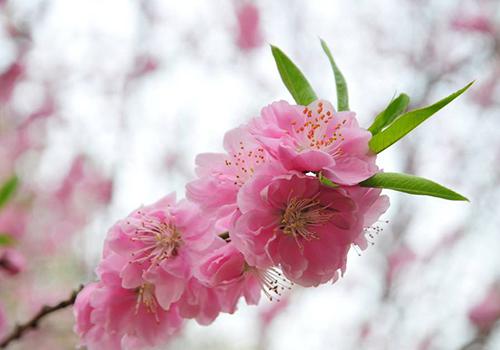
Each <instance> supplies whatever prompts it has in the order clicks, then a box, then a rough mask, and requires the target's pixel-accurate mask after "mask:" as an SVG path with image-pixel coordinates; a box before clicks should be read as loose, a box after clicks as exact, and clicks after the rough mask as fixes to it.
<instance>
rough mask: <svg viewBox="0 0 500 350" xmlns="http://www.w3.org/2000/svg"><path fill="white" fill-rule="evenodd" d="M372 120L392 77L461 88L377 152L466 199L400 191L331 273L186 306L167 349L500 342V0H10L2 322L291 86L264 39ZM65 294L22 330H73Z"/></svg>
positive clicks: (66, 343) (32, 343) (64, 337)
mask: <svg viewBox="0 0 500 350" xmlns="http://www.w3.org/2000/svg"><path fill="white" fill-rule="evenodd" d="M318 37H321V38H324V39H325V40H326V41H327V42H328V43H329V45H330V48H331V49H332V51H333V53H334V55H335V57H336V60H337V63H338V65H339V66H340V67H341V69H342V70H343V72H344V75H345V76H346V78H347V80H348V84H349V92H350V105H351V108H352V109H353V110H354V111H356V112H357V114H358V118H359V120H360V122H361V124H362V125H364V126H365V127H367V126H369V125H370V123H371V120H372V119H373V118H374V116H375V115H376V114H377V113H378V112H379V111H380V110H382V109H383V108H385V105H386V104H387V103H388V102H389V101H390V100H391V98H392V97H393V96H394V95H395V94H398V93H401V92H406V93H407V94H409V95H410V97H411V98H412V107H419V106H423V105H425V104H427V103H430V102H433V101H434V100H437V99H440V98H442V97H444V96H446V95H448V94H449V93H451V92H452V91H455V90H457V89H459V88H461V87H462V86H464V85H465V84H466V83H468V82H469V81H471V80H476V83H475V85H474V86H473V87H472V88H471V89H470V90H469V91H468V92H467V93H466V94H465V95H464V96H463V97H462V98H460V99H458V100H457V101H455V102H453V103H452V104H451V105H449V106H448V107H446V108H445V109H444V110H443V111H441V112H439V114H438V115H437V116H435V117H433V118H432V119H431V120H429V121H428V122H426V123H424V125H422V126H420V127H419V128H418V129H417V130H415V131H414V132H413V133H412V134H411V135H410V136H408V137H406V138H405V139H404V140H402V141H400V142H399V143H398V144H396V145H395V146H394V147H392V148H391V149H389V150H387V151H385V152H383V154H381V155H380V157H379V165H380V166H381V167H382V168H384V169H387V170H391V171H400V172H407V173H413V174H417V175H419V176H423V177H427V178H430V179H433V180H435V181H437V182H439V183H442V184H444V185H447V186H449V187H451V188H454V189H457V190H458V191H459V192H461V193H463V194H465V195H466V196H468V197H469V198H470V200H471V202H470V203H453V202H446V201H443V200H439V199H435V198H427V197H413V196H409V195H404V194H400V193H396V192H387V194H389V195H390V198H391V202H392V206H391V209H390V211H389V212H388V213H386V214H385V216H384V217H383V220H388V221H389V222H388V223H385V222H381V223H380V226H381V227H382V228H383V229H384V230H383V232H382V233H380V234H379V235H378V236H376V237H374V238H373V239H371V241H372V242H373V245H372V246H370V247H369V249H367V250H366V251H363V252H356V251H355V250H352V252H351V256H350V257H349V260H348V269H347V273H346V275H345V276H344V278H342V279H341V280H340V281H338V282H337V283H335V284H334V285H324V286H321V287H318V288H311V289H307V290H306V289H300V288H298V287H297V288H294V290H293V291H292V293H291V294H290V295H289V296H287V297H285V298H284V299H283V300H282V301H281V302H280V303H270V302H268V301H267V300H264V301H263V302H262V303H261V305H260V306H259V307H248V306H246V305H244V304H241V306H240V308H239V310H238V312H237V313H236V314H235V315H222V316H220V317H219V318H218V319H217V320H216V321H215V322H214V323H213V324H212V325H211V326H209V327H201V326H198V325H197V324H196V323H195V322H194V321H193V322H188V323H187V324H186V327H185V329H184V331H183V332H182V334H181V335H180V336H179V337H178V338H177V339H175V340H174V341H173V342H172V343H171V344H169V345H168V346H166V347H165V348H168V349H258V350H266V349H273V350H282V349H287V350H293V349H403V350H404V349H419V350H431V349H444V350H446V349H492V350H493V349H500V330H499V329H498V328H499V327H498V322H497V323H496V324H495V321H496V320H498V319H499V318H500V284H499V283H500V232H499V225H500V209H499V208H500V192H499V186H498V185H499V184H500V165H499V164H500V2H499V1H498V0H482V1H479V0H477V1H475V0H468V1H465V0H462V1H460V0H379V1H370V0H357V1H341V0H330V1H327V0H323V1H320V0H309V1H298V0H275V1H264V0H260V1H249V0H239V1H238V0H234V1H233V0H226V1H222V0H213V1H201V0H199V1H197V0H184V1H168V0H12V1H8V0H7V1H6V0H0V183H3V182H4V181H6V180H7V179H8V178H9V177H10V176H12V175H13V174H16V175H17V176H18V177H19V178H20V187H19V189H18V191H17V192H16V195H15V197H14V198H13V199H12V200H11V201H9V203H8V204H7V205H6V206H5V207H3V208H2V209H1V210H0V233H7V234H9V235H10V236H11V237H13V239H14V243H13V244H12V245H10V246H3V247H0V270H1V272H0V333H1V335H5V334H6V332H8V331H9V330H10V329H11V328H12V327H13V326H14V324H15V323H16V322H18V321H19V322H22V321H24V320H26V319H28V318H29V317H30V316H31V315H33V314H34V313H35V312H36V311H37V310H38V309H39V308H40V306H41V305H44V304H47V303H48V304H51V303H54V302H57V301H58V300H61V299H62V298H66V297H67V295H69V293H70V292H71V290H73V289H75V288H76V287H78V285H79V284H80V283H85V282H88V281H91V280H93V279H94V278H95V276H94V274H93V269H94V267H95V266H96V264H97V262H98V260H99V257H100V253H101V248H102V244H103V238H104V235H105V233H106V230H107V228H108V227H109V226H110V225H112V224H113V222H114V221H116V220H117V219H119V218H121V217H123V216H125V215H127V214H128V213H129V212H130V211H132V210H133V209H135V208H136V207H138V206H139V205H141V204H145V203H150V202H152V201H154V200H156V199H158V198H160V197H161V196H163V195H165V194H167V193H170V192H171V191H177V192H178V196H179V197H183V196H184V184H185V183H186V182H187V181H188V180H190V179H192V178H193V176H194V173H193V168H194V157H195V155H196V154H198V153H201V152H207V151H212V152H214V151H221V150H222V138H223V135H224V133H225V131H227V130H228V129H230V128H233V127H236V126H237V125H239V124H240V123H243V122H245V121H247V120H248V119H249V118H251V117H253V116H256V115H258V114H259V112H260V109H261V108H262V107H263V106H265V105H267V104H269V103H271V102H272V101H275V100H280V99H286V100H288V101H290V102H292V99H291V96H290V95H289V94H288V92H287V91H286V89H285V87H284V86H283V85H282V83H281V81H280V78H279V76H278V73H277V70H276V67H275V64H274V61H273V58H272V55H271V53H270V49H269V46H268V44H269V43H272V44H275V45H277V46H279V47H281V48H282V49H283V50H284V51H285V52H287V53H288V54H289V56H291V57H292V58H293V60H294V61H295V62H296V63H297V64H298V65H299V66H300V67H301V68H302V70H303V72H304V73H305V74H306V75H307V76H308V78H309V80H310V82H311V83H312V85H313V86H314V88H315V90H316V91H317V93H318V95H320V96H321V97H322V98H325V99H330V100H335V88H334V81H333V75H332V73H331V70H330V66H329V64H328V61H327V59H326V57H325V56H324V54H323V53H322V50H321V47H320V45H319V40H318ZM72 327H73V320H72V315H71V310H69V309H68V310H64V311H61V312H59V313H57V314H54V315H51V316H50V317H49V318H47V319H46V320H44V321H43V323H42V324H41V325H40V327H39V329H38V330H36V331H34V332H31V333H29V335H28V336H26V337H24V338H23V339H22V340H21V341H19V342H16V343H15V344H13V345H12V347H11V348H12V349H72V348H75V346H76V345H77V343H78V340H77V338H76V336H75V335H73V333H72Z"/></svg>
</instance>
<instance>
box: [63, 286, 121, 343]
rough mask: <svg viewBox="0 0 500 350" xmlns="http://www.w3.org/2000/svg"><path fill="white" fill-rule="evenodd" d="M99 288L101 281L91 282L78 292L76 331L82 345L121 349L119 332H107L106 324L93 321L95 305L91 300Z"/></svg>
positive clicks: (75, 308)
mask: <svg viewBox="0 0 500 350" xmlns="http://www.w3.org/2000/svg"><path fill="white" fill-rule="evenodd" d="M99 288H102V285H100V284H99V283H90V284H88V285H87V286H85V288H84V289H83V290H82V291H80V293H78V296H77V297H76V300H75V305H74V307H73V314H74V315H75V321H76V322H75V327H74V331H75V333H76V334H78V336H79V337H80V339H81V344H80V345H82V346H85V345H86V346H87V348H88V349H89V350H99V349H103V350H104V349H109V350H114V349H117V350H119V349H121V346H120V340H121V337H120V336H119V334H113V335H112V334H110V333H106V330H105V328H104V325H98V324H95V323H94V322H93V321H92V312H93V311H94V307H93V306H92V305H91V303H90V300H91V297H92V295H93V294H94V292H95V291H96V290H98V289H99Z"/></svg>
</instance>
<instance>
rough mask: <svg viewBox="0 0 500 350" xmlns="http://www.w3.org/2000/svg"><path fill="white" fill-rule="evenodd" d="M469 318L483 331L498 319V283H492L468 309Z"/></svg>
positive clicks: (499, 285) (499, 286)
mask: <svg viewBox="0 0 500 350" xmlns="http://www.w3.org/2000/svg"><path fill="white" fill-rule="evenodd" d="M469 320H470V321H471V322H472V323H473V324H474V326H476V327H477V328H478V329H479V330H480V331H483V332H486V331H488V330H490V329H491V328H492V327H493V326H494V325H495V323H496V322H497V321H498V320H500V283H496V284H494V285H493V286H492V287H491V288H490V289H489V290H488V291H487V293H486V295H485V296H484V297H483V299H482V300H481V301H480V302H479V303H478V304H476V305H474V306H473V307H472V308H471V309H470V311H469Z"/></svg>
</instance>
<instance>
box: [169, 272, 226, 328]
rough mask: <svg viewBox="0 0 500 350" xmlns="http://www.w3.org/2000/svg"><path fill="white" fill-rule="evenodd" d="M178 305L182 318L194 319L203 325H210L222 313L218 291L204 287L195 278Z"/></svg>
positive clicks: (191, 280) (189, 283)
mask: <svg viewBox="0 0 500 350" xmlns="http://www.w3.org/2000/svg"><path fill="white" fill-rule="evenodd" d="M176 305H177V306H178V307H179V312H180V315H181V316H182V317H184V318H194V319H196V322H198V323H199V324H201V325H209V324H210V323H212V322H213V321H214V320H215V319H216V318H217V316H219V313H220V312H221V306H220V302H219V296H218V294H217V291H216V290H215V289H214V288H210V287H206V286H204V285H202V284H201V283H200V282H199V281H198V280H197V279H195V278H192V279H190V280H189V282H188V285H187V287H186V289H185V291H184V294H183V295H182V297H181V299H180V300H179V301H178V302H177V303H176Z"/></svg>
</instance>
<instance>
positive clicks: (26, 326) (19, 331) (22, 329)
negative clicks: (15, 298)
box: [0, 285, 83, 349]
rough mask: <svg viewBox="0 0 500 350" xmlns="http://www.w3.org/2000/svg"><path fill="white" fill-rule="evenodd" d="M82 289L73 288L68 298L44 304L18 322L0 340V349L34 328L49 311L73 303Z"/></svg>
mask: <svg viewBox="0 0 500 350" xmlns="http://www.w3.org/2000/svg"><path fill="white" fill-rule="evenodd" d="M82 289H83V285H81V286H80V287H78V289H76V290H74V291H73V292H72V293H71V295H70V297H69V298H68V299H66V300H63V301H61V302H59V303H58V304H56V305H53V306H48V305H45V306H43V307H42V308H41V309H40V311H38V313H37V314H36V315H35V316H33V318H31V320H29V321H27V322H25V323H23V324H18V325H17V326H16V327H15V328H14V330H13V331H12V332H11V333H10V334H8V335H7V337H6V338H5V339H4V340H2V342H1V343H0V349H5V348H6V347H7V346H8V345H9V344H10V343H11V342H13V341H14V340H17V339H20V338H21V337H22V336H23V335H24V333H26V332H28V331H29V330H30V329H36V328H37V327H38V323H39V322H40V321H41V320H42V318H44V317H45V316H47V315H50V314H51V313H53V312H55V311H57V310H61V309H64V308H66V307H68V306H70V305H73V304H74V303H75V299H76V296H77V295H78V293H79V292H80V291H81V290H82Z"/></svg>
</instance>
